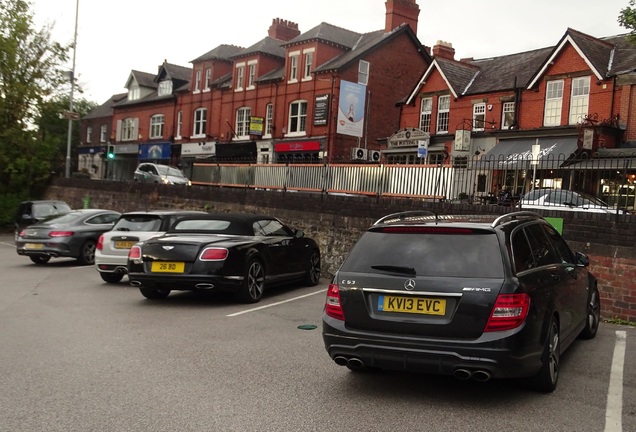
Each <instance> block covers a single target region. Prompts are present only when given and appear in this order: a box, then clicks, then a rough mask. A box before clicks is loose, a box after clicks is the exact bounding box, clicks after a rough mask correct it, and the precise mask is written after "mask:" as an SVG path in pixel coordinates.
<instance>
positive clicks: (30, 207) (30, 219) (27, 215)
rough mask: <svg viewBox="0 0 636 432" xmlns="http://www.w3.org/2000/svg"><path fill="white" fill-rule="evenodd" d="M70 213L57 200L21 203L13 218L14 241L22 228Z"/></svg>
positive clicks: (64, 204) (65, 204)
mask: <svg viewBox="0 0 636 432" xmlns="http://www.w3.org/2000/svg"><path fill="white" fill-rule="evenodd" d="M69 211H71V206H70V205H68V204H67V203H66V202H64V201H59V200H36V201H23V202H21V203H20V205H18V208H17V209H16V212H15V218H14V223H13V225H14V231H15V236H14V237H15V240H16V241H17V240H18V234H20V231H22V230H23V229H24V228H26V227H28V226H29V225H33V224H34V223H37V222H40V221H41V220H43V219H45V218H47V217H51V216H56V215H59V214H62V213H67V212H69Z"/></svg>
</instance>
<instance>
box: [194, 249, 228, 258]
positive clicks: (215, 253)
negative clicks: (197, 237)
mask: <svg viewBox="0 0 636 432" xmlns="http://www.w3.org/2000/svg"><path fill="white" fill-rule="evenodd" d="M228 254H229V252H228V250H227V249H225V248H205V249H203V252H201V255H200V256H199V260H201V261H223V260H225V258H227V256H228Z"/></svg>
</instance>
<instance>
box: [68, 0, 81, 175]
mask: <svg viewBox="0 0 636 432" xmlns="http://www.w3.org/2000/svg"><path fill="white" fill-rule="evenodd" d="M78 12H79V0H76V1H75V33H74V35H73V69H71V95H70V97H69V99H70V102H69V119H68V136H67V139H66V164H65V166H66V178H69V177H71V137H72V135H73V118H72V114H73V91H74V90H75V54H76V53H77V16H78Z"/></svg>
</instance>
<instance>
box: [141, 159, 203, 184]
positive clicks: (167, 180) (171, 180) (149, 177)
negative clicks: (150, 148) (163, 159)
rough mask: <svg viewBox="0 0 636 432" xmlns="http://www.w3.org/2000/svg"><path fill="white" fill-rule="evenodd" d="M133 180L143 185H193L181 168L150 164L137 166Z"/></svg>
mask: <svg viewBox="0 0 636 432" xmlns="http://www.w3.org/2000/svg"><path fill="white" fill-rule="evenodd" d="M133 180H134V181H136V182H141V183H161V184H170V185H173V184H183V185H188V186H190V185H192V183H191V182H190V180H188V178H187V177H186V176H185V174H183V172H182V171H181V170H180V169H179V168H177V167H173V166H170V165H161V164H155V163H150V162H143V163H140V164H139V166H137V169H136V170H135V173H134V175H133Z"/></svg>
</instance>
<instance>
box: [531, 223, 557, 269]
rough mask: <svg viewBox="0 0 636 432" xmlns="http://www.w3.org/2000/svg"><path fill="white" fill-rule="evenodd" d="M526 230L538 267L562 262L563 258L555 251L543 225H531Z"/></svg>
mask: <svg viewBox="0 0 636 432" xmlns="http://www.w3.org/2000/svg"><path fill="white" fill-rule="evenodd" d="M525 230H526V234H527V236H528V240H529V241H530V248H531V249H532V255H533V256H534V261H535V263H536V265H537V267H541V266H545V265H550V264H560V263H561V259H560V258H559V257H557V255H556V253H555V252H554V249H553V248H552V244H551V242H550V239H549V238H548V236H547V234H546V233H545V231H544V230H543V227H542V225H540V224H533V225H529V226H528V227H526V228H525Z"/></svg>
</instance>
